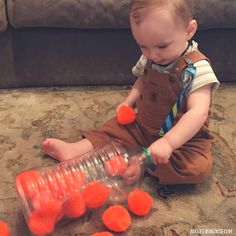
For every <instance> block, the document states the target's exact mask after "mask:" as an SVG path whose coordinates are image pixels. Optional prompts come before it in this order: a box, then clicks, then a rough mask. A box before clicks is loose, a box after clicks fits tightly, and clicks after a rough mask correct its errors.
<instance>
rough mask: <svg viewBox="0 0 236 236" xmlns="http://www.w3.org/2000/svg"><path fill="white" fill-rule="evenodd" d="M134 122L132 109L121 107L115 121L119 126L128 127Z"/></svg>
mask: <svg viewBox="0 0 236 236" xmlns="http://www.w3.org/2000/svg"><path fill="white" fill-rule="evenodd" d="M134 120H135V111H134V109H133V108H132V107H128V106H121V107H120V108H119V110H118V114H117V121H118V123H119V124H121V125H128V124H130V123H132V122H134Z"/></svg>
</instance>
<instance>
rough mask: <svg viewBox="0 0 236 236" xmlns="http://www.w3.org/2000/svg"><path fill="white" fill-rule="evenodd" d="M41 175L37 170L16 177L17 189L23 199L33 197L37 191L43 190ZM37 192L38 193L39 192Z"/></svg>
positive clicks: (24, 172)
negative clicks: (40, 181)
mask: <svg viewBox="0 0 236 236" xmlns="http://www.w3.org/2000/svg"><path fill="white" fill-rule="evenodd" d="M40 178H41V175H40V173H39V172H38V171H36V170H27V171H23V172H21V173H20V174H18V175H17V176H16V181H15V184H16V189H17V191H18V192H19V194H20V195H21V196H22V197H29V198H30V197H33V196H34V195H35V189H37V190H40V189H43V188H44V186H41V185H39V180H40ZM37 190H36V191H37Z"/></svg>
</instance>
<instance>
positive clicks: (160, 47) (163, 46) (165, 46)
mask: <svg viewBox="0 0 236 236" xmlns="http://www.w3.org/2000/svg"><path fill="white" fill-rule="evenodd" d="M168 46H169V45H160V46H158V48H159V49H165V48H167V47H168Z"/></svg>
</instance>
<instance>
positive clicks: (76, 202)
mask: <svg viewBox="0 0 236 236" xmlns="http://www.w3.org/2000/svg"><path fill="white" fill-rule="evenodd" d="M62 207H63V213H64V214H65V215H66V216H68V217H79V216H81V215H83V214H84V213H85V211H86V205H85V202H84V199H83V196H82V194H81V193H75V194H73V195H72V196H70V197H69V199H67V200H66V201H65V202H64V203H63V205H62Z"/></svg>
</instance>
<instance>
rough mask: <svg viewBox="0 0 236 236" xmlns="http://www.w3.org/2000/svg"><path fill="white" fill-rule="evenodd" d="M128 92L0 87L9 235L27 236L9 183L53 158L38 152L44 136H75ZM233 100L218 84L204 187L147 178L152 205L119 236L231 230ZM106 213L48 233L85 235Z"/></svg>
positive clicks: (0, 212)
mask: <svg viewBox="0 0 236 236" xmlns="http://www.w3.org/2000/svg"><path fill="white" fill-rule="evenodd" d="M127 93H128V88H126V87H110V88H108V87H99V88H97V87H86V88H85V87H83V88H82V87H79V88H48V89H46V88H37V89H16V90H1V92H0V125H1V132H0V166H1V174H0V220H4V221H6V222H7V223H8V224H9V225H10V227H11V231H12V236H29V235H30V233H29V231H28V229H27V227H26V224H25V220H24V217H23V214H22V212H21V210H20V205H19V202H18V198H17V194H16V191H15V188H14V178H15V176H16V174H17V173H19V172H21V171H23V170H26V169H31V168H36V167H41V166H48V165H52V164H54V163H56V162H55V161H54V160H52V159H50V158H48V157H46V156H44V155H42V153H41V147H40V144H41V142H42V140H44V139H45V138H47V137H56V138H60V139H63V140H66V141H69V142H73V141H76V140H78V139H80V138H81V133H82V132H83V131H85V130H88V129H91V128H94V127H99V126H100V125H101V124H102V123H103V122H104V121H105V120H107V119H108V118H109V117H112V116H113V115H114V114H115V109H116V107H117V105H118V104H119V103H120V102H121V101H122V99H124V98H125V96H126V95H127ZM235 101H236V84H230V85H222V86H221V87H220V89H219V90H218V91H217V93H216V95H215V97H214V102H213V106H212V115H211V129H212V131H213V134H214V136H215V144H214V147H213V156H214V164H213V171H212V175H211V176H210V178H209V180H208V181H207V182H206V183H205V184H202V185H176V186H160V185H159V184H158V183H157V182H156V180H155V179H154V178H152V177H150V176H148V175H146V176H145V178H144V181H143V182H142V184H141V188H142V189H143V190H145V191H148V192H149V193H150V194H151V195H152V196H153V198H154V206H153V209H152V210H151V212H150V214H148V215H147V216H146V217H135V216H132V225H131V227H130V228H129V229H128V231H127V232H125V233H122V234H119V235H131V236H132V235H135V236H141V235H142V236H151V235H160V236H178V235H179V236H187V235H190V234H191V230H193V229H232V231H233V232H232V235H236V227H235V226H236V174H235V173H236V159H235V154H236V119H235V114H236V106H235V105H236V104H235ZM103 210H104V209H100V210H99V211H93V212H89V213H87V214H86V215H84V216H83V217H82V218H80V219H76V220H73V221H71V222H65V223H64V224H63V225H59V226H58V228H57V230H56V231H54V233H53V234H52V235H53V236H78V235H85V236H87V235H88V236H89V235H91V234H92V233H94V232H98V231H104V230H105V227H104V226H103V225H102V223H101V220H100V216H101V214H102V212H103ZM192 232H193V231H192ZM192 235H194V234H192ZM195 235H200V234H195ZM205 235H208V234H205ZM209 235H210V234H209ZM211 235H212V234H211Z"/></svg>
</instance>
